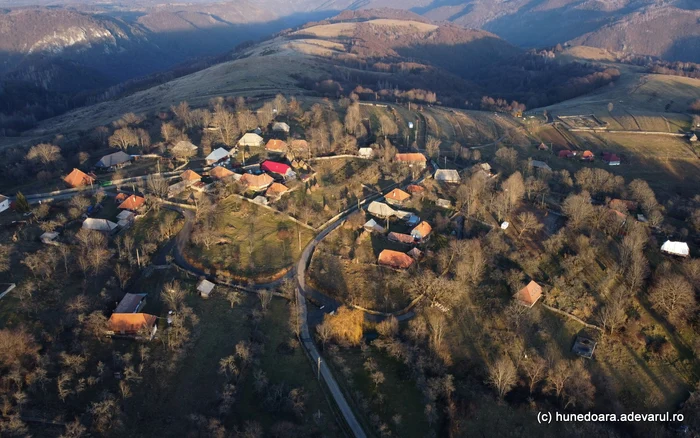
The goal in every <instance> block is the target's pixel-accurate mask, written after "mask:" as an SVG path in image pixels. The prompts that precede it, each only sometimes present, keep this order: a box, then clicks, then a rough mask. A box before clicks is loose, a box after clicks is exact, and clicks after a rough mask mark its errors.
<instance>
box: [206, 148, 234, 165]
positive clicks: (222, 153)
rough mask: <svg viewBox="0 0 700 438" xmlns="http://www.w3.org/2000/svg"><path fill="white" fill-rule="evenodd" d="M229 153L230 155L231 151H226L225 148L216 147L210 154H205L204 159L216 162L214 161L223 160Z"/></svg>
mask: <svg viewBox="0 0 700 438" xmlns="http://www.w3.org/2000/svg"><path fill="white" fill-rule="evenodd" d="M230 155H231V153H230V152H229V151H227V150H226V149H224V148H217V149H214V150H213V151H212V152H211V154H209V155H207V158H205V159H206V160H207V161H214V162H216V161H221V160H223V159H224V158H226V157H228V156H230Z"/></svg>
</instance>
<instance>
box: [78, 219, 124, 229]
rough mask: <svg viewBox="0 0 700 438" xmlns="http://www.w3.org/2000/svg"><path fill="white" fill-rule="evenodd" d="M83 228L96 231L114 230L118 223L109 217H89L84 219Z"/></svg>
mask: <svg viewBox="0 0 700 438" xmlns="http://www.w3.org/2000/svg"><path fill="white" fill-rule="evenodd" d="M83 228H87V229H88V230H95V231H112V230H113V229H115V228H117V224H115V223H114V222H112V221H108V220H107V219H95V218H92V217H89V218H87V219H85V220H84V221H83Z"/></svg>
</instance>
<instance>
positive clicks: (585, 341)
mask: <svg viewBox="0 0 700 438" xmlns="http://www.w3.org/2000/svg"><path fill="white" fill-rule="evenodd" d="M596 345H597V343H596V342H595V341H594V340H593V339H591V338H588V337H585V336H576V341H574V346H573V347H572V348H571V352H572V353H575V354H577V355H579V356H581V357H583V358H586V359H591V358H593V353H594V352H595V347H596Z"/></svg>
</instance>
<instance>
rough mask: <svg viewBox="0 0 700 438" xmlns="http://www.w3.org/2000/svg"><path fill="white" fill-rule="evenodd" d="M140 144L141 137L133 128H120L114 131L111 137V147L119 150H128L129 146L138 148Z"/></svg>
mask: <svg viewBox="0 0 700 438" xmlns="http://www.w3.org/2000/svg"><path fill="white" fill-rule="evenodd" d="M138 144H139V136H138V134H137V133H136V131H134V130H133V129H131V128H120V129H117V130H116V131H114V134H112V136H111V137H109V145H110V146H112V147H117V148H119V149H123V150H126V149H128V148H129V146H137V145H138Z"/></svg>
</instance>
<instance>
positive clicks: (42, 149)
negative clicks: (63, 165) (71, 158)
mask: <svg viewBox="0 0 700 438" xmlns="http://www.w3.org/2000/svg"><path fill="white" fill-rule="evenodd" d="M27 159H28V160H30V161H37V162H39V163H40V164H41V165H42V166H43V167H48V166H49V165H50V164H54V163H56V162H58V161H61V159H62V157H61V148H59V147H58V146H56V145H52V144H48V143H41V144H38V145H36V146H32V147H31V148H30V149H29V152H28V153H27Z"/></svg>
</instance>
